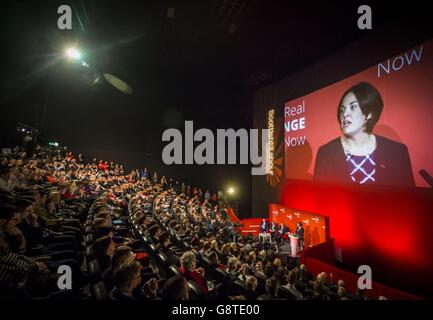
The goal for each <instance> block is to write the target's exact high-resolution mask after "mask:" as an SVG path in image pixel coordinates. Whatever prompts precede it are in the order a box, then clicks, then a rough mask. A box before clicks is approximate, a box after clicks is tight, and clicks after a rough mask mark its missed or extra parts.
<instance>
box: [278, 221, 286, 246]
mask: <svg viewBox="0 0 433 320" xmlns="http://www.w3.org/2000/svg"><path fill="white" fill-rule="evenodd" d="M287 231H288V230H287V227H286V226H285V225H284V224H283V223H282V222H281V223H280V225H279V226H278V231H277V239H278V240H279V241H283V240H284V237H285V235H286V233H287ZM286 237H287V235H286Z"/></svg>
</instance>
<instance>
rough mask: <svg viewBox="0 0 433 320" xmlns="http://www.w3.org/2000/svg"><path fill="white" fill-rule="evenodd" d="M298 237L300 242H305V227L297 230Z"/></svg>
mask: <svg viewBox="0 0 433 320" xmlns="http://www.w3.org/2000/svg"><path fill="white" fill-rule="evenodd" d="M296 235H297V236H298V237H299V239H300V240H304V227H299V226H298V227H297V228H296Z"/></svg>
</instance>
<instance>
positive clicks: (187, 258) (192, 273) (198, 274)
mask: <svg viewBox="0 0 433 320" xmlns="http://www.w3.org/2000/svg"><path fill="white" fill-rule="evenodd" d="M180 265H181V267H180V268H179V272H180V273H181V274H182V275H183V276H184V277H185V279H187V280H191V281H193V282H194V283H195V284H196V285H197V286H198V287H199V288H200V289H201V290H202V291H203V293H204V294H208V292H209V289H208V287H207V283H206V280H205V278H204V275H205V273H204V269H203V268H197V269H196V266H197V258H196V256H195V254H194V252H192V251H186V252H185V253H184V254H183V255H182V256H181V257H180Z"/></svg>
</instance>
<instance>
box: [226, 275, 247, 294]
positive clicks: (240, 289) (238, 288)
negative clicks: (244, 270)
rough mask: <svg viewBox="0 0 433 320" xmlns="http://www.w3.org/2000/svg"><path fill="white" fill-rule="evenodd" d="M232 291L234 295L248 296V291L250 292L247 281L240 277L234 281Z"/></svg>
mask: <svg viewBox="0 0 433 320" xmlns="http://www.w3.org/2000/svg"><path fill="white" fill-rule="evenodd" d="M230 291H231V292H232V295H235V296H239V295H243V296H245V297H247V296H248V292H249V290H248V288H247V286H246V285H245V283H244V282H243V281H242V280H240V279H236V280H235V281H234V282H233V284H232V286H231V288H230Z"/></svg>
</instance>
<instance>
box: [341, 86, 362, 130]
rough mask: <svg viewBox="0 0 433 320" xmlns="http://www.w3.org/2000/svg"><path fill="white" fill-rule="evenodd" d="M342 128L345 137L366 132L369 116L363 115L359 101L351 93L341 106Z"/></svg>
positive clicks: (346, 96) (345, 97)
mask: <svg viewBox="0 0 433 320" xmlns="http://www.w3.org/2000/svg"><path fill="white" fill-rule="evenodd" d="M339 115H340V127H341V131H342V132H343V134H344V135H345V136H353V135H354V134H356V133H358V132H363V131H365V124H366V123H367V116H365V115H364V114H363V113H362V110H361V106H360V105H359V102H358V99H357V98H356V96H355V94H354V93H353V92H349V93H348V94H346V95H345V96H344V98H343V101H342V102H341V105H340V111H339Z"/></svg>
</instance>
